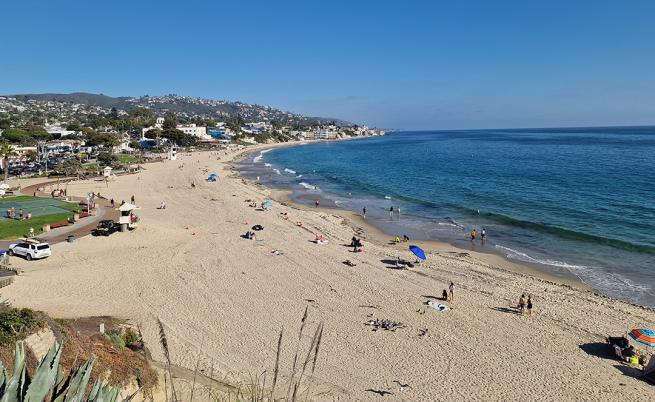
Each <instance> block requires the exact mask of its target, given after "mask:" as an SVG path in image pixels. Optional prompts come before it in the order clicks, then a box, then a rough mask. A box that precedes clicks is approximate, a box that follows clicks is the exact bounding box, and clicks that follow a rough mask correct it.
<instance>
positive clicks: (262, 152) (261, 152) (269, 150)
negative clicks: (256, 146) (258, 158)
mask: <svg viewBox="0 0 655 402" xmlns="http://www.w3.org/2000/svg"><path fill="white" fill-rule="evenodd" d="M272 150H273V148H269V149H264V150H263V151H260V152H259V153H260V154H265V153H266V152H271V151H272Z"/></svg>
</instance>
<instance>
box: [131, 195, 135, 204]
mask: <svg viewBox="0 0 655 402" xmlns="http://www.w3.org/2000/svg"><path fill="white" fill-rule="evenodd" d="M130 201H132V205H136V204H134V195H132V198H130Z"/></svg>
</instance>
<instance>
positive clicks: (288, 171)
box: [284, 168, 296, 174]
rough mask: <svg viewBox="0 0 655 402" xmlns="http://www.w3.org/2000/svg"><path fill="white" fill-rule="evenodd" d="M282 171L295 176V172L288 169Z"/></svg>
mask: <svg viewBox="0 0 655 402" xmlns="http://www.w3.org/2000/svg"><path fill="white" fill-rule="evenodd" d="M284 171H285V172H287V173H291V174H296V171H295V170H291V169H289V168H284Z"/></svg>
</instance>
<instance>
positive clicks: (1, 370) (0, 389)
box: [0, 362, 7, 395]
mask: <svg viewBox="0 0 655 402" xmlns="http://www.w3.org/2000/svg"><path fill="white" fill-rule="evenodd" d="M6 385H7V370H5V366H4V365H3V364H2V362H0V395H4V393H5V387H6Z"/></svg>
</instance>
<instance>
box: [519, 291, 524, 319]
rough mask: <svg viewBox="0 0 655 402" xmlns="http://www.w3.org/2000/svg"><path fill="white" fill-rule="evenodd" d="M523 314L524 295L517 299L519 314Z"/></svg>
mask: <svg viewBox="0 0 655 402" xmlns="http://www.w3.org/2000/svg"><path fill="white" fill-rule="evenodd" d="M524 312H525V294H522V295H521V298H520V299H519V314H521V315H523V313H524Z"/></svg>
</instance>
